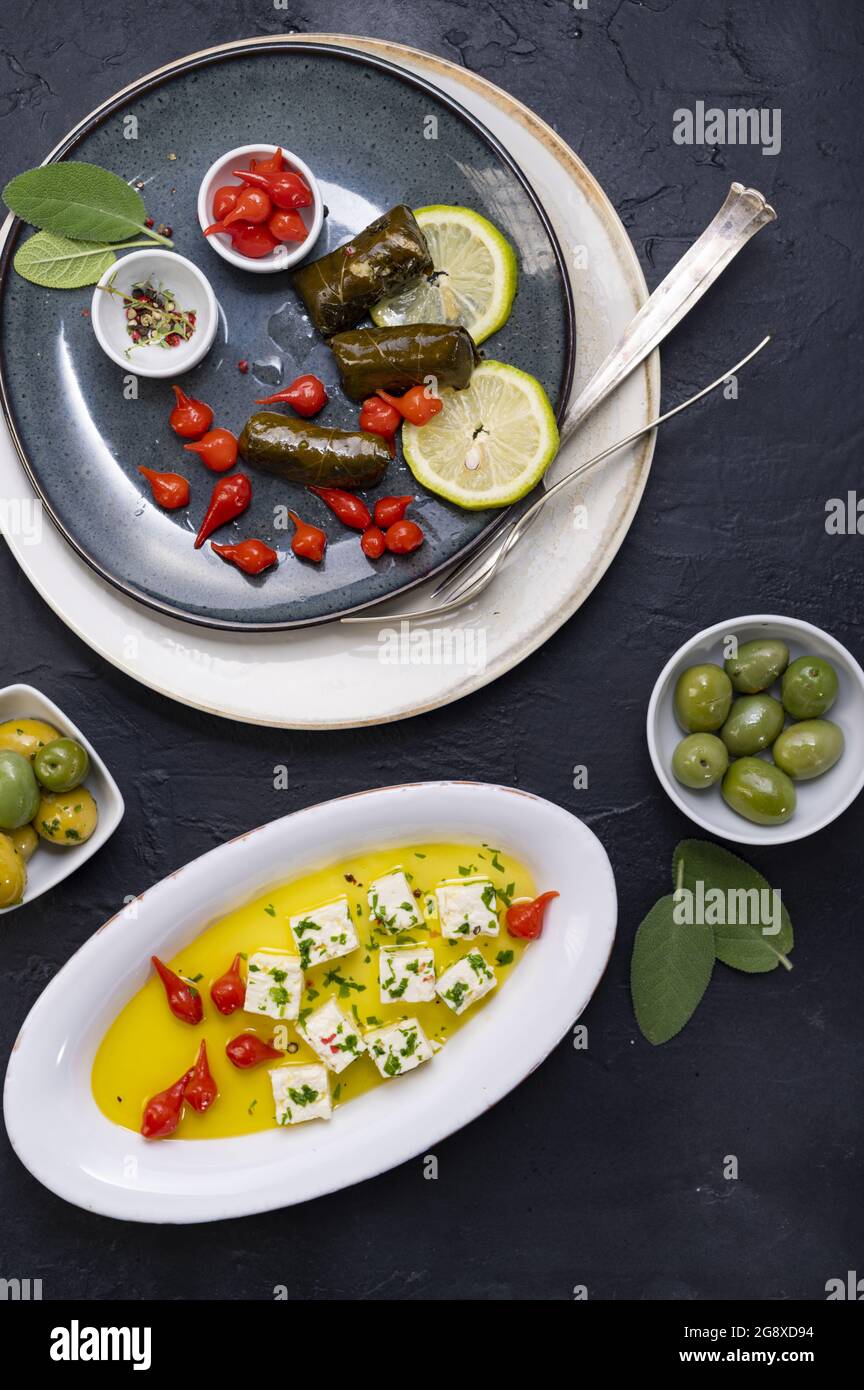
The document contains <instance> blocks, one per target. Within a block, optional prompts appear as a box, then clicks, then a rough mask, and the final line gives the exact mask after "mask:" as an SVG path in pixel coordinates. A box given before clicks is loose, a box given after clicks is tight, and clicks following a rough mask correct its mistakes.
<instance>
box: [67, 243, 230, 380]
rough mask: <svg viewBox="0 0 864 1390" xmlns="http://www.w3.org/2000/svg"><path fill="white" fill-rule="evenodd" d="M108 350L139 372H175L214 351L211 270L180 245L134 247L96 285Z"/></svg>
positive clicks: (96, 312)
mask: <svg viewBox="0 0 864 1390" xmlns="http://www.w3.org/2000/svg"><path fill="white" fill-rule="evenodd" d="M90 320H91V322H92V324H93V332H94V333H95V334H96V338H97V341H98V343H99V346H100V347H101V348H102V350H103V352H105V353H107V355H108V356H109V357H110V358H111V360H112V362H116V363H117V365H118V367H124V368H125V369H126V370H127V371H129V372H134V373H135V375H136V376H149V377H176V376H179V375H180V374H181V373H182V372H188V371H189V370H190V369H191V368H192V367H196V366H197V365H198V363H199V362H200V361H201V360H202V358H203V357H205V356H206V354H207V353H208V352H209V351H210V348H211V346H212V344H213V339H214V337H215V336H216V328H217V325H218V321H219V314H218V309H217V306H216V297H215V295H214V294H213V291H212V289H211V288H210V282H209V281H208V279H207V277H206V275H204V274H202V272H201V271H200V270H199V269H198V267H197V266H196V265H193V264H192V262H191V261H188V260H187V259H186V257H185V256H178V255H177V253H176V252H175V251H160V250H152V251H151V250H149V249H148V250H145V251H132V252H130V254H129V255H128V256H123V257H121V258H120V260H118V261H116V262H115V263H114V265H112V266H110V267H109V269H108V270H106V272H105V274H104V275H103V276H102V278H101V279H100V281H99V283H98V284H97V286H96V288H95V290H94V291H93V303H92V305H91V309H90Z"/></svg>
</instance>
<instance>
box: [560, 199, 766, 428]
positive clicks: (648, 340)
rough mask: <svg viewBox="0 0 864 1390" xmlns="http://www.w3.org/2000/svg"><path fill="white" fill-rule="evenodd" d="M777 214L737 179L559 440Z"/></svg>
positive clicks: (579, 402)
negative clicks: (712, 217)
mask: <svg viewBox="0 0 864 1390" xmlns="http://www.w3.org/2000/svg"><path fill="white" fill-rule="evenodd" d="M776 216H777V214H776V212H775V211H774V209H773V208H772V207H771V206H770V204H769V203H767V202H766V200H765V198H764V196H763V195H762V194H761V193H759V192H758V191H757V190H756V189H755V188H745V187H744V185H743V183H733V184H732V187H731V188H730V189H729V193H728V196H727V198H726V201H725V203H724V204H723V206H722V207H721V209H720V211H719V212H718V213H717V215H716V217H715V218H714V219H713V221H712V222H710V223H709V225H708V226H707V227H706V228H705V231H704V232H703V233H702V235H701V236H700V237H699V239H698V241H694V243H693V245H692V246H691V247H690V250H689V251H687V252H686V253H685V255H683V256H682V257H681V260H680V261H678V262H677V264H676V265H674V266H673V268H672V269H671V270H670V272H669V274H668V275H667V276H666V279H665V280H663V281H661V283H660V284H659V285H658V286H657V288H656V290H655V291H654V293H653V294H652V295H651V297H650V299H648V300H646V302H645V303H644V304H643V306H642V308H641V309H640V310H639V313H638V314H637V315H636V317H635V318H634V319H633V320H632V322H631V323H630V325H629V326H628V328H627V330H626V332H625V334H624V336H623V338H621V340H620V341H619V343H618V344H617V346H616V347H614V348H613V349H612V351H611V352H610V354H609V356H608V357H607V358H606V360H605V361H604V362H603V363H602V364H601V365H600V366H599V367H598V369H597V371H596V372H595V373H594V375H593V376H592V378H591V380H590V381H589V382H588V384H587V386H585V387H584V389H583V390H582V391H580V393H579V395H578V396H577V398H576V400H575V401H574V402H573V404H572V405H571V406H570V408H569V410H568V411H567V414H566V415H565V417H564V420H563V422H562V425H561V443H562V444H564V443H565V442H566V441H567V439H569V437H570V436H571V435H572V434H573V433H574V431H575V430H576V429H578V427H579V425H581V423H582V421H583V420H584V419H585V417H586V415H588V414H589V413H590V412H591V411H592V410H594V409H596V407H597V406H598V405H599V404H600V402H601V401H603V400H605V399H606V397H607V396H608V395H609V394H610V392H611V391H614V390H615V388H616V386H618V385H619V384H620V383H621V382H622V381H623V380H624V378H625V377H627V376H629V375H630V373H631V372H632V371H633V370H634V369H635V368H636V367H638V366H639V363H640V362H642V361H644V359H645V358H646V357H647V356H648V354H649V353H650V352H652V351H653V350H654V348H655V347H657V345H658V343H660V342H662V340H663V339H664V338H665V337H666V335H667V333H670V332H671V331H672V329H673V328H674V327H675V325H676V324H677V323H679V322H680V321H681V319H682V318H683V317H684V315H685V314H688V313H689V312H690V310H691V309H692V307H693V305H694V304H695V303H696V302H697V300H699V299H701V298H702V295H703V294H704V293H705V291H706V290H707V289H708V287H709V286H710V285H712V284H713V283H714V281H715V280H716V279H717V277H718V275H720V274H721V273H722V272H723V271H724V270H725V269H726V266H727V265H728V264H729V262H730V261H731V260H732V257H733V256H736V255H737V254H738V252H739V251H740V250H741V247H742V246H745V245H746V244H747V242H748V241H749V240H750V238H751V237H752V236H754V235H755V233H756V232H758V231H759V229H760V227H764V226H765V225H766V224H767V223H768V222H773V221H774V218H775V217H776Z"/></svg>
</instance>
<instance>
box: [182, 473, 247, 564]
mask: <svg viewBox="0 0 864 1390" xmlns="http://www.w3.org/2000/svg"><path fill="white" fill-rule="evenodd" d="M251 501H252V484H251V483H250V481H249V479H248V478H247V477H246V474H245V473H232V474H231V477H230V478H220V479H219V482H218V483H217V484H216V486H215V487H214V489H213V492H212V493H211V495H210V505H209V506H208V508H207V511H206V512H205V513H204V520H203V521H202V522H201V530H200V531H199V532H198V535H197V536H196V537H195V549H196V550H200V549H201V546H202V545H203V544H204V542H205V541H206V539H207V537H208V536H210V535H211V534H212V533H213V532H214V531H215V530H217V529H218V528H219V527H220V526H224V525H225V524H226V523H227V522H229V521H234V520H236V518H237V517H238V516H242V514H243V512H245V510H246V508H247V507H248V506H249V503H250V502H251Z"/></svg>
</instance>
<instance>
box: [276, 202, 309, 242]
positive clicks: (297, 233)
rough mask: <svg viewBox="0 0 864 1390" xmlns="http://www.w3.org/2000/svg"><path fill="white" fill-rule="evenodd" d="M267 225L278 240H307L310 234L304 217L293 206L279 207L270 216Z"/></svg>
mask: <svg viewBox="0 0 864 1390" xmlns="http://www.w3.org/2000/svg"><path fill="white" fill-rule="evenodd" d="M267 227H268V229H269V231H271V232H272V233H273V236H275V238H276V240H277V241H305V240H306V238H307V236H308V235H309V228H308V227H307V226H306V223H305V222H304V221H303V218H302V217H301V216H300V214H299V212H293V211H292V210H291V208H277V209H276V211H275V212H274V213H273V214H272V216H271V217H269V218H268V220H267Z"/></svg>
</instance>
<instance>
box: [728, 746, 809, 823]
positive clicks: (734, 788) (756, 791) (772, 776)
mask: <svg viewBox="0 0 864 1390" xmlns="http://www.w3.org/2000/svg"><path fill="white" fill-rule="evenodd" d="M722 790H723V800H724V801H725V802H726V804H727V806H731V808H732V810H733V811H737V812H738V815H739V816H744V817H745V819H746V820H751V821H754V822H755V824H756V825H783V823H784V822H785V821H787V820H788V819H789V817H790V816H791V815H792V812H793V811H794V810H795V804H796V802H797V800H798V798H797V795H796V792H795V788H794V786H793V785H792V782H791V781H790V779H789V778H788V777H787V776H786V773H785V772H783V770H782V769H781V768H779V767H775V766H774V764H773V763H767V762H765V761H764V760H763V759H762V758H739V759H738V760H737V762H734V763H732V765H731V766H730V768H729V771H728V772H727V773H726V776H725V777H724V778H723V788H722Z"/></svg>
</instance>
